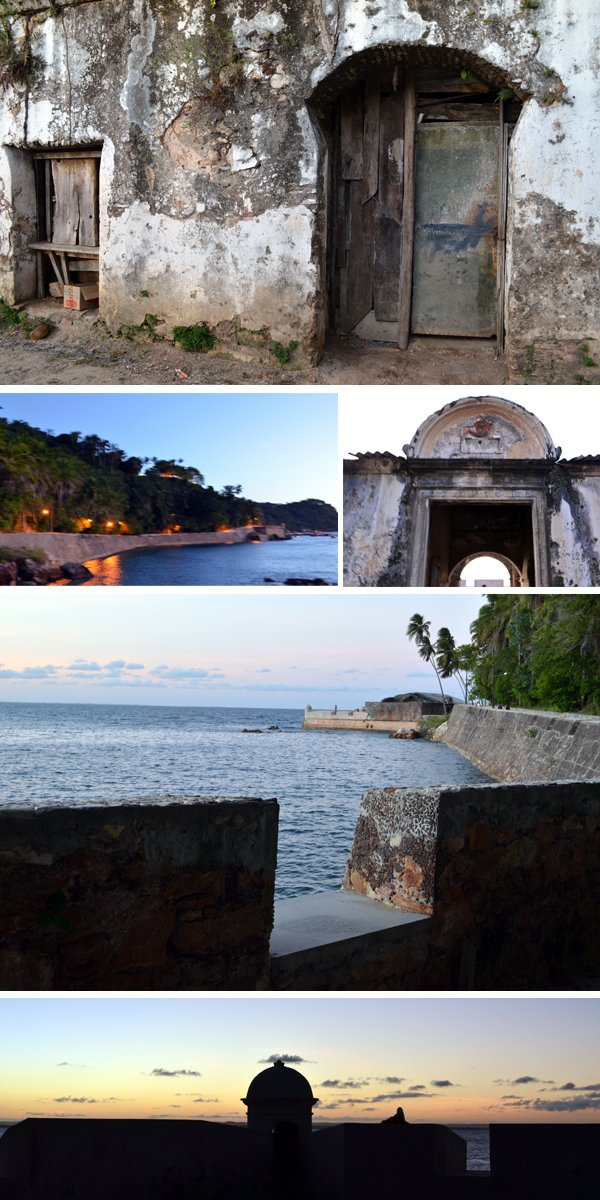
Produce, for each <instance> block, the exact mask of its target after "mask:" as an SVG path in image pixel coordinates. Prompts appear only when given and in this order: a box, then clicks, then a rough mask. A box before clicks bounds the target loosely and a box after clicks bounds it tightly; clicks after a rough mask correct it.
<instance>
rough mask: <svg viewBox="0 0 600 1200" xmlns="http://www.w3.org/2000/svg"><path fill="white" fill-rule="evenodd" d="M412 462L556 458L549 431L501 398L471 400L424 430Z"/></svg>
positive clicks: (450, 407)
mask: <svg viewBox="0 0 600 1200" xmlns="http://www.w3.org/2000/svg"><path fill="white" fill-rule="evenodd" d="M404 449H405V452H406V454H407V456H408V457H409V458H442V459H448V458H499V459H507V458H509V459H552V460H553V459H556V458H557V457H558V455H559V453H560V450H558V451H557V449H556V448H555V446H554V443H553V441H552V438H551V437H550V434H549V433H548V430H547V429H546V427H545V426H544V425H542V422H541V421H540V420H538V418H537V417H536V416H534V414H533V413H530V412H528V411H527V409H525V408H522V406H521V405H520V404H515V403H514V402H513V401H512V400H503V399H502V398H501V397H500V396H466V397H465V398H464V399H462V400H455V401H454V402H453V403H452V404H446V405H445V407H444V408H442V409H440V410H439V412H436V413H432V415H431V416H430V417H427V419H426V420H425V421H423V423H422V425H420V426H419V428H418V429H417V432H416V433H415V436H414V437H413V439H412V441H411V443H410V445H409V446H405V447H404Z"/></svg>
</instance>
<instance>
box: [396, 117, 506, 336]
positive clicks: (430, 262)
mask: <svg viewBox="0 0 600 1200" xmlns="http://www.w3.org/2000/svg"><path fill="white" fill-rule="evenodd" d="M498 139H499V126H498V125H495V124H491V123H490V122H489V121H488V122H485V123H478V122H474V121H470V122H462V121H460V122H459V121H453V122H448V123H447V124H442V123H439V124H438V123H435V124H431V125H421V126H420V127H419V130H418V133H417V146H416V194H415V239H414V257H413V293H412V309H411V311H412V317H411V329H412V332H413V333H420V334H424V333H429V334H445V335H448V336H451V337H461V336H462V337H492V336H493V335H494V334H495V333H496V286H497V284H496V241H497V234H498V153H499V152H498Z"/></svg>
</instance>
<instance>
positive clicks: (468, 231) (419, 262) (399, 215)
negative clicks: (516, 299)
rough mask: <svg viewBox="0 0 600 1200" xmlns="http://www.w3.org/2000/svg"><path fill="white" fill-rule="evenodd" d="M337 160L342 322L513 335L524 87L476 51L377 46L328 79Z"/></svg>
mask: <svg viewBox="0 0 600 1200" xmlns="http://www.w3.org/2000/svg"><path fill="white" fill-rule="evenodd" d="M316 94H318V96H319V98H321V97H323V98H326V100H327V103H326V104H325V105H323V104H321V105H320V112H321V114H322V115H321V120H320V124H321V128H322V130H323V131H324V132H325V136H326V138H327V142H328V147H329V157H330V160H331V187H330V197H331V200H330V211H329V255H328V259H329V290H330V305H329V325H330V328H332V329H334V330H335V331H336V332H338V333H343V334H349V333H351V334H352V335H353V336H355V337H359V338H365V339H367V340H375V341H385V342H392V343H396V344H397V345H399V346H400V347H401V348H406V346H407V345H408V340H409V338H410V336H411V335H413V334H415V335H417V334H418V335H435V336H442V335H443V336H452V337H477V338H497V339H498V341H501V340H502V332H503V331H502V310H503V281H504V260H505V254H504V239H505V227H506V204H507V191H508V185H507V161H508V144H509V139H510V136H511V133H512V130H513V129H514V126H515V123H516V121H517V119H518V116H519V112H520V107H521V105H520V102H519V98H518V96H517V93H516V91H515V90H514V89H513V88H512V87H510V86H508V84H507V80H506V79H505V78H504V77H503V76H502V75H501V74H500V72H498V71H496V70H495V69H494V68H492V67H491V66H490V64H484V63H482V62H481V61H480V60H478V59H477V58H476V57H475V56H474V55H470V54H469V53H468V52H460V51H457V50H448V49H446V48H441V47H418V48H416V47H389V46H386V47H376V48H374V49H371V50H369V51H365V52H364V53H362V54H358V55H355V56H354V57H353V59H352V60H351V61H350V62H349V63H346V64H344V66H343V67H342V68H339V69H338V71H337V72H336V73H335V74H334V76H332V77H330V78H329V79H328V80H327V81H326V82H325V83H324V84H322V85H320V87H319V89H318V90H317V93H316Z"/></svg>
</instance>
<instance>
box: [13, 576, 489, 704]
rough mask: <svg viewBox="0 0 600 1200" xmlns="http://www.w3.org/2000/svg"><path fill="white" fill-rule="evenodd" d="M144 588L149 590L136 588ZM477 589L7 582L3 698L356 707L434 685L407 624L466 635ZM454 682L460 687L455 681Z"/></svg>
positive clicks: (458, 637) (475, 606)
mask: <svg viewBox="0 0 600 1200" xmlns="http://www.w3.org/2000/svg"><path fill="white" fill-rule="evenodd" d="M140 593H141V594H140ZM482 602H483V601H482V598H481V596H473V595H465V594H462V593H461V594H453V595H444V596H440V595H431V596H430V595H426V596H423V594H422V593H421V594H420V595H409V596H407V595H398V594H394V593H392V592H385V591H378V592H375V593H366V592H365V593H363V594H361V595H356V594H346V595H343V594H340V593H337V592H334V591H324V592H323V594H321V593H319V594H318V595H312V596H311V597H310V603H309V600H308V598H307V597H306V596H297V595H289V594H285V595H283V594H280V593H277V594H276V593H273V592H271V593H269V594H265V593H261V594H259V595H257V594H248V593H246V594H245V595H243V596H240V595H231V594H226V595H223V594H219V595H215V594H210V595H205V594H202V595H198V594H197V593H190V592H185V591H183V592H182V591H181V590H180V589H179V590H178V589H168V588H163V589H161V591H160V592H159V593H157V592H156V591H143V592H142V591H141V589H138V588H135V589H131V590H130V589H128V588H101V589H93V588H90V589H86V588H73V589H70V588H23V589H17V588H5V589H4V594H3V596H2V638H1V640H0V700H21V701H23V700H25V701H46V702H52V701H55V702H62V703H67V702H68V703H75V702H81V703H93V702H97V703H102V704H109V703H115V704H191V705H196V704H205V705H230V706H237V707H244V706H253V705H258V706H259V707H260V706H267V707H272V708H277V707H287V708H303V707H304V705H305V704H312V705H313V707H314V708H319V707H323V706H324V707H330V706H333V705H334V704H337V705H339V707H341V708H353V707H354V706H355V705H357V704H361V703H362V702H363V701H364V700H372V699H375V700H376V699H380V698H382V697H383V696H385V695H390V694H395V693H397V692H399V691H409V690H415V689H417V690H420V691H427V692H430V691H435V690H436V689H437V682H436V678H435V675H434V673H433V670H432V669H431V668H430V667H429V666H427V664H426V663H424V662H422V660H421V659H420V658H419V656H418V654H417V651H416V649H415V647H414V644H413V643H412V642H409V641H408V639H407V637H406V627H407V625H408V622H409V620H410V617H411V616H412V614H413V613H414V612H420V613H423V614H424V615H425V616H426V618H429V619H431V632H432V635H433V636H434V637H435V635H436V633H437V630H438V629H439V628H440V626H442V625H449V626H450V628H451V630H452V632H453V634H454V636H455V639H456V641H457V642H459V643H460V642H465V641H467V640H468V638H469V625H470V623H471V621H473V620H474V618H475V617H476V615H477V613H478V611H479V608H480V607H481V604H482ZM449 691H450V694H453V693H454V694H457V695H458V694H459V693H458V690H457V685H455V684H454V685H452V686H451V687H450V689H449Z"/></svg>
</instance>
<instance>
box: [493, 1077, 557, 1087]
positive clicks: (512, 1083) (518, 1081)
mask: <svg viewBox="0 0 600 1200" xmlns="http://www.w3.org/2000/svg"><path fill="white" fill-rule="evenodd" d="M494 1083H499V1084H501V1085H502V1086H504V1087H506V1086H507V1085H508V1087H517V1086H522V1085H523V1084H527V1083H554V1080H553V1079H538V1078H537V1077H536V1076H535V1075H519V1077H518V1079H495V1080H494Z"/></svg>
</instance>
